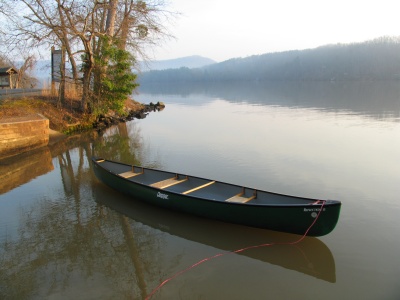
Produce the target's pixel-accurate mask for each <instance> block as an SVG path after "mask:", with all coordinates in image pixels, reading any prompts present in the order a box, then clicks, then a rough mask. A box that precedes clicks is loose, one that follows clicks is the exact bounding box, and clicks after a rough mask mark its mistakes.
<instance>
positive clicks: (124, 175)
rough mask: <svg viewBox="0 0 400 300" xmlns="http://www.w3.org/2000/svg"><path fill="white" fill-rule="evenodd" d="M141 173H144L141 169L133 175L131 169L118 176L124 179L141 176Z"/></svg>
mask: <svg viewBox="0 0 400 300" xmlns="http://www.w3.org/2000/svg"><path fill="white" fill-rule="evenodd" d="M143 173H144V170H143V168H142V171H141V172H139V173H135V169H134V168H133V167H132V170H131V171H128V172H123V173H119V174H118V175H119V176H121V177H124V178H131V177H133V176H137V175H140V174H143Z"/></svg>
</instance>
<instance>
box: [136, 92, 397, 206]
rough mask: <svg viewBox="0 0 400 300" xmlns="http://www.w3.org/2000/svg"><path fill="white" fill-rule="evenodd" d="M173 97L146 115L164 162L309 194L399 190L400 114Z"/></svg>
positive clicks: (384, 194) (148, 134) (389, 194)
mask: <svg viewBox="0 0 400 300" xmlns="http://www.w3.org/2000/svg"><path fill="white" fill-rule="evenodd" d="M146 97H147V99H149V100H150V99H151V100H150V101H153V102H154V101H155V100H153V98H152V96H150V95H146ZM177 97H178V96H175V99H176V98H177ZM164 99H165V98H164ZM167 100H168V99H167ZM167 100H164V101H165V103H166V109H165V110H164V111H162V112H161V113H157V114H150V115H149V116H148V118H146V119H145V121H140V122H141V123H140V124H142V125H141V127H142V128H141V130H142V134H143V137H144V138H145V139H147V140H148V142H149V143H150V144H151V147H152V148H153V150H154V151H157V154H158V156H159V157H161V159H162V165H163V166H164V168H165V169H169V170H172V171H178V172H182V173H189V174H193V175H199V176H202V177H211V178H213V179H219V180H222V181H228V182H233V183H237V184H244V185H249V186H254V187H257V188H261V189H266V190H271V191H274V192H279V193H289V194H296V195H303V196H310V197H322V198H340V199H343V198H345V197H349V196H350V195H354V196H357V197H366V198H369V199H374V198H377V197H378V198H384V199H387V200H388V201H389V200H390V199H391V200H393V199H395V198H396V197H397V196H396V194H397V193H399V192H400V190H399V187H398V184H397V183H396V182H400V171H399V168H398V165H397V164H396V163H395V162H396V161H397V158H398V153H400V139H399V138H398V133H399V132H400V124H399V123H397V122H385V121H378V120H373V119H370V118H367V117H363V116H357V115H351V114H346V112H332V111H321V110H315V109H306V108H289V107H280V106H261V105H249V104H246V103H229V102H227V101H225V100H212V99H207V98H206V99H204V101H203V102H204V105H202V106H197V105H196V106H190V105H180V104H169V103H168V102H167ZM187 100H188V99H186V101H187ZM176 102H178V103H179V99H176ZM396 136H397V138H396ZM156 149H157V150H156Z"/></svg>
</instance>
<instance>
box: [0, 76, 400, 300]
mask: <svg viewBox="0 0 400 300" xmlns="http://www.w3.org/2000/svg"><path fill="white" fill-rule="evenodd" d="M399 86H400V84H399V83H379V84H372V83H352V84H349V83H348V84H343V83H342V84H339V83H329V84H315V83H314V84H290V85H288V84H275V85H270V86H265V85H260V84H258V85H254V86H247V85H243V86H238V85H225V86H216V85H212V86H207V87H204V86H203V87H199V86H184V87H181V88H179V89H177V88H173V87H171V86H168V87H163V88H161V89H159V90H158V91H157V92H155V91H150V90H147V89H142V90H141V94H139V95H136V96H135V97H136V99H137V100H139V101H141V102H145V103H149V102H157V101H163V102H164V103H165V104H166V108H165V110H163V111H161V112H153V113H151V114H150V115H149V116H148V117H147V118H146V119H143V120H134V121H131V122H129V123H127V124H121V125H119V126H116V127H113V128H110V129H109V130H107V132H106V133H104V134H103V135H102V136H94V135H83V136H82V137H80V138H71V139H69V140H66V141H64V142H62V143H60V144H56V145H52V146H49V147H47V148H44V149H41V150H40V151H35V152H32V153H29V154H26V155H21V156H18V157H16V158H14V159H8V160H3V161H0V299H71V298H76V299H142V298H145V297H146V296H147V295H149V294H150V293H151V292H152V291H153V289H155V288H156V287H157V286H158V285H159V284H160V283H161V282H162V281H164V280H166V279H168V278H170V277H171V276H173V275H174V274H176V273H178V272H180V271H183V270H185V269H186V268H188V267H189V266H191V265H193V264H194V263H196V262H198V261H200V260H202V259H204V258H207V257H211V256H214V255H216V254H219V253H223V252H225V251H227V250H236V249H240V248H243V247H247V246H250V245H258V244H263V243H270V242H291V241H295V240H297V239H299V236H296V235H290V234H282V233H276V232H272V231H267V230H258V229H252V228H247V227H243V226H236V225H231V224H225V223H220V222H216V221H210V220H204V219H199V218H195V217H190V216H186V215H181V214H178V213H174V212H169V211H165V210H161V209H157V208H154V207H150V206H147V205H145V204H142V203H140V202H138V201H135V200H131V199H128V198H127V197H125V196H124V195H121V194H118V193H117V192H115V191H113V190H111V189H109V188H108V187H107V186H104V185H103V184H101V183H100V182H98V181H97V180H96V178H95V177H94V175H93V173H92V170H91V166H90V162H89V159H90V157H91V156H92V155H102V156H104V157H107V158H111V159H118V160H122V161H124V162H127V163H132V164H143V165H145V166H152V167H157V168H159V169H165V170H171V171H176V172H179V173H189V174H192V175H197V176H201V177H207V178H213V179H217V180H221V181H226V182H231V183H236V184H240V185H247V186H251V187H255V188H260V189H265V190H270V191H274V192H278V193H287V194H293V195H300V196H305V197H307V196H310V197H315V198H322V199H339V200H341V201H342V202H343V207H342V213H341V217H340V220H339V223H338V225H337V227H336V229H335V230H334V231H333V232H332V233H331V234H329V235H327V236H324V237H320V238H306V239H305V240H303V241H302V242H301V243H299V244H297V245H291V246H290V245H279V246H272V247H264V248H257V249H253V250H248V251H245V252H242V253H241V254H229V255H224V256H222V257H219V258H217V259H213V260H210V261H207V262H206V263H204V264H201V265H199V266H198V267H196V268H193V269H191V270H190V271H188V272H186V273H183V274H182V275H180V276H178V277H175V278H174V279H172V280H171V281H169V282H168V283H166V284H165V285H164V286H163V287H162V288H161V289H159V290H158V291H157V292H156V293H155V294H154V295H153V296H152V298H151V299H400V285H399V278H400V260H399V258H398V256H399V253H400V235H399V227H400V218H399V217H398V216H399V214H400V196H399V195H400V184H399V182H400V165H399V153H400V87H399Z"/></svg>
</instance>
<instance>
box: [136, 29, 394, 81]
mask: <svg viewBox="0 0 400 300" xmlns="http://www.w3.org/2000/svg"><path fill="white" fill-rule="evenodd" d="M385 79H400V37H382V38H378V39H374V40H371V41H367V42H363V43H353V44H336V45H326V46H321V47H318V48H315V49H307V50H293V51H285V52H277V53H268V54H263V55H254V56H250V57H246V58H234V59H230V60H227V61H224V62H221V63H216V64H212V65H208V66H205V67H201V68H195V69H189V68H180V69H169V70H156V71H154V70H153V71H149V72H143V73H142V74H140V75H139V82H140V83H141V84H142V85H143V84H146V83H157V82H160V83H161V82H221V81H266V80H269V81H274V80H275V81H276V80H281V81H284V80H291V81H293V80H294V81H298V80H300V81H304V80H323V81H335V80H385Z"/></svg>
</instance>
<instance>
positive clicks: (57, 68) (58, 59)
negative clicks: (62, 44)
mask: <svg viewBox="0 0 400 300" xmlns="http://www.w3.org/2000/svg"><path fill="white" fill-rule="evenodd" d="M62 64H63V53H62V50H54V47H52V48H51V81H52V82H61V68H62V67H63V65H62Z"/></svg>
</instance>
